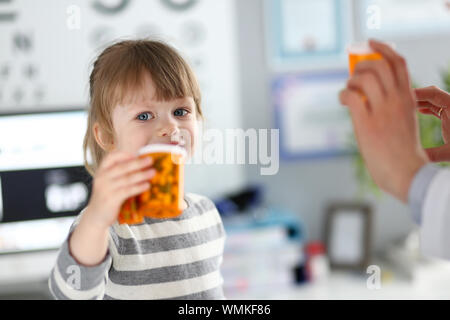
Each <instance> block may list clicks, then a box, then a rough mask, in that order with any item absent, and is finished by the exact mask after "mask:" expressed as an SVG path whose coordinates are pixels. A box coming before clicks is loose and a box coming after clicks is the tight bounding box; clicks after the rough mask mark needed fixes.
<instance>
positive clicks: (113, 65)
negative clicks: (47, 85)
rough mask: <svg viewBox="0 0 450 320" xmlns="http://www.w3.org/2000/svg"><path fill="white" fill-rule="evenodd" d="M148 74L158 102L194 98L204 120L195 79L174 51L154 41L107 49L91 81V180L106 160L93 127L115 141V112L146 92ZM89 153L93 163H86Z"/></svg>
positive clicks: (88, 144)
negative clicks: (143, 91) (113, 113)
mask: <svg viewBox="0 0 450 320" xmlns="http://www.w3.org/2000/svg"><path fill="white" fill-rule="evenodd" d="M146 72H148V73H149V74H150V76H151V78H152V80H153V83H154V85H155V89H156V96H155V98H156V99H158V100H161V101H168V100H172V99H177V98H183V97H192V98H193V99H194V102H195V104H196V111H197V112H196V113H197V114H198V115H199V117H202V116H203V115H202V111H201V95H200V89H199V86H198V83H197V80H196V78H195V75H194V73H193V71H192V70H191V68H190V67H189V65H188V64H187V63H186V61H185V60H184V59H183V58H182V57H181V55H180V54H179V53H178V52H177V51H176V50H175V49H174V48H172V47H171V46H169V45H168V44H165V43H163V42H161V41H154V40H125V41H121V42H118V43H115V44H113V45H111V46H109V47H107V48H106V49H105V50H104V51H103V52H102V53H101V54H100V55H99V56H98V58H97V60H96V61H95V62H94V65H93V69H92V72H91V75H90V78H89V96H90V108H89V111H88V124H87V129H86V134H85V136H84V142H83V155H84V166H85V168H86V170H87V171H88V172H89V173H90V174H91V175H92V176H93V175H94V174H95V171H96V170H97V168H98V166H99V164H100V162H101V161H102V159H103V157H104V156H105V151H104V150H103V149H102V148H101V146H100V145H99V144H98V143H97V141H96V140H95V136H94V132H93V128H94V124H95V123H98V124H99V127H100V130H102V132H103V133H104V135H105V136H106V137H107V138H108V139H113V138H114V130H113V126H112V119H111V115H112V110H113V108H114V107H115V106H117V105H119V104H122V103H124V99H128V98H129V97H130V96H134V95H135V94H137V93H138V92H139V91H140V90H142V89H144V88H143V87H142V85H143V76H144V74H145V73H146ZM88 149H89V152H90V154H91V158H92V163H88V160H87V153H88Z"/></svg>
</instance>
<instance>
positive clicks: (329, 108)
mask: <svg viewBox="0 0 450 320" xmlns="http://www.w3.org/2000/svg"><path fill="white" fill-rule="evenodd" d="M347 78H348V72H347V71H346V70H336V71H323V72H314V73H301V74H287V75H279V76H277V77H275V79H274V80H273V83H272V99H273V101H272V102H273V106H274V112H275V125H276V127H277V128H279V130H280V155H281V158H282V159H284V160H293V159H308V158H320V157H330V156H337V155H345V154H350V153H352V152H353V151H354V150H353V147H352V146H353V145H352V141H353V140H352V137H353V136H352V134H353V131H352V127H351V121H350V116H349V115H348V111H347V109H346V108H345V107H343V106H341V104H340V102H339V97H338V95H339V91H340V90H341V89H342V88H344V87H345V83H346V80H347Z"/></svg>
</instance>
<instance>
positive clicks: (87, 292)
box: [49, 40, 225, 299]
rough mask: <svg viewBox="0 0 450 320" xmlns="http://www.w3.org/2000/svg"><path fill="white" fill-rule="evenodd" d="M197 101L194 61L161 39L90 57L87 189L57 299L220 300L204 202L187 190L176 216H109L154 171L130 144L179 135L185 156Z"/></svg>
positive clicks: (59, 273) (218, 236) (217, 243)
mask: <svg viewBox="0 0 450 320" xmlns="http://www.w3.org/2000/svg"><path fill="white" fill-rule="evenodd" d="M200 104H201V99H200V91H199V87H198V84H197V81H196V79H195V76H194V74H193V72H192V70H191V69H190V68H189V66H188V65H187V63H186V62H185V61H184V60H183V59H182V58H181V56H180V55H179V54H178V53H177V52H176V51H175V50H174V49H173V48H171V47H170V46H168V45H166V44H164V43H161V42H157V41H149V40H134V41H131V40H128V41H122V42H119V43H116V44H114V45H112V46H110V47H108V48H106V49H105V50H104V51H103V52H102V53H101V54H100V56H99V57H98V58H97V60H96V61H95V63H94V67H93V70H92V73H91V76H90V110H89V118H88V127H87V131H86V136H85V139H84V157H85V166H86V168H87V170H88V171H89V172H90V173H91V174H92V176H93V177H94V180H93V187H92V195H91V198H90V200H89V203H88V205H87V207H86V208H85V209H84V210H82V212H81V213H80V214H79V215H78V217H77V219H76V220H75V222H74V224H73V225H72V227H71V229H70V232H69V236H68V237H67V240H66V241H65V242H64V243H63V245H62V248H61V250H60V252H59V255H58V259H57V261H56V265H55V267H54V268H53V270H52V273H51V275H50V279H49V287H50V291H51V293H52V294H53V296H54V297H55V298H57V299H224V295H223V290H222V283H223V279H222V277H221V274H220V270H219V267H220V264H221V262H222V253H223V246H224V239H225V232H224V229H223V225H222V221H221V219H220V216H219V213H218V212H217V210H216V208H215V206H214V204H213V202H212V201H210V200H209V199H207V198H206V197H203V196H199V195H194V194H186V195H185V199H184V200H185V203H184V211H183V213H182V214H181V215H180V216H178V217H176V218H170V219H151V218H145V220H144V223H141V224H138V225H127V224H121V225H119V224H118V222H117V218H118V214H119V211H120V207H121V205H122V203H123V202H124V201H125V200H126V199H127V198H129V197H131V196H135V195H138V194H140V193H141V192H143V191H144V190H146V189H147V188H149V184H148V180H149V179H151V177H153V175H154V174H155V171H154V169H152V161H151V159H150V160H143V159H139V158H138V157H137V152H138V150H139V149H140V148H141V147H143V146H145V145H147V144H153V143H163V144H179V145H180V146H182V147H183V148H185V149H186V151H187V154H191V155H192V154H193V149H194V146H195V138H196V131H197V123H198V120H201V118H202V111H201V105H200ZM182 133H184V134H182ZM186 134H187V136H189V139H183V136H186ZM88 148H89V151H90V153H91V156H92V163H88V161H87V150H88ZM150 187H151V186H150Z"/></svg>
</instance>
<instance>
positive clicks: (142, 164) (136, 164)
mask: <svg viewBox="0 0 450 320" xmlns="http://www.w3.org/2000/svg"><path fill="white" fill-rule="evenodd" d="M152 164H153V159H152V158H150V157H145V158H136V159H133V160H129V161H127V162H124V163H120V164H118V165H116V166H115V167H113V168H111V170H110V172H109V173H108V176H109V177H110V178H111V179H118V178H121V177H122V176H124V175H127V174H130V173H131V172H134V171H139V170H142V169H144V168H146V167H149V166H150V165H152Z"/></svg>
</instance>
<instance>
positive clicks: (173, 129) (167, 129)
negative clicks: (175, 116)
mask: <svg viewBox="0 0 450 320" xmlns="http://www.w3.org/2000/svg"><path fill="white" fill-rule="evenodd" d="M178 131H179V130H178V127H177V126H176V125H175V124H173V123H170V124H169V123H168V124H166V125H164V126H162V127H161V128H160V130H159V136H160V137H170V136H172V135H173V134H176V133H177V132H178Z"/></svg>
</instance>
